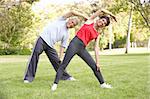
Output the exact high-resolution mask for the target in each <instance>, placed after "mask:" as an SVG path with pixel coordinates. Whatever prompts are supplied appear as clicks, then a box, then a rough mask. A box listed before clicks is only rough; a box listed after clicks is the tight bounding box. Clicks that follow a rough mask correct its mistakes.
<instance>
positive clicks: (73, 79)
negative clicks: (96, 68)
mask: <svg viewBox="0 0 150 99" xmlns="http://www.w3.org/2000/svg"><path fill="white" fill-rule="evenodd" d="M67 80H71V81H75V80H76V79H75V78H73V77H69V78H68V79H67Z"/></svg>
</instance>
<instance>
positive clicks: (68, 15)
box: [63, 11, 88, 20]
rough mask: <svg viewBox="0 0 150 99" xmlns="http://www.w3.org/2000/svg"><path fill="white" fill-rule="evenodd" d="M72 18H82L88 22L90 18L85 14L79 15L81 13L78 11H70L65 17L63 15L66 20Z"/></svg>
mask: <svg viewBox="0 0 150 99" xmlns="http://www.w3.org/2000/svg"><path fill="white" fill-rule="evenodd" d="M72 16H78V17H82V18H84V20H87V18H88V17H87V16H85V15H84V14H82V13H79V12H77V11H70V12H68V13H66V14H65V15H63V17H64V18H65V19H67V18H69V17H72Z"/></svg>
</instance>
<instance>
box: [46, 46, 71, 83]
mask: <svg viewBox="0 0 150 99" xmlns="http://www.w3.org/2000/svg"><path fill="white" fill-rule="evenodd" d="M45 53H46V55H47V57H48V58H49V60H50V62H51V63H52V65H53V68H54V69H55V71H56V72H57V70H58V68H59V65H60V63H61V61H60V59H59V57H58V54H57V52H56V50H55V49H53V48H51V47H49V46H48V45H47V48H46V50H45ZM70 77H71V76H70V75H69V74H68V73H67V72H66V71H65V70H64V72H63V75H62V77H61V79H62V80H66V79H68V78H70Z"/></svg>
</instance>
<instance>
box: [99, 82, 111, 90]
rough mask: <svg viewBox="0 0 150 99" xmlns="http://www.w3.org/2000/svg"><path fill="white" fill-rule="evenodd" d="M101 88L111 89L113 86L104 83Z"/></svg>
mask: <svg viewBox="0 0 150 99" xmlns="http://www.w3.org/2000/svg"><path fill="white" fill-rule="evenodd" d="M101 88H109V89H111V88H112V86H111V85H109V84H106V83H103V84H101Z"/></svg>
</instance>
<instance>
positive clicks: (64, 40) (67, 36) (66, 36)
mask: <svg viewBox="0 0 150 99" xmlns="http://www.w3.org/2000/svg"><path fill="white" fill-rule="evenodd" d="M67 34H68V33H67ZM68 38H69V35H65V36H64V37H63V39H62V40H61V47H64V48H67V46H68V44H67V41H68Z"/></svg>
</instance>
